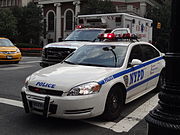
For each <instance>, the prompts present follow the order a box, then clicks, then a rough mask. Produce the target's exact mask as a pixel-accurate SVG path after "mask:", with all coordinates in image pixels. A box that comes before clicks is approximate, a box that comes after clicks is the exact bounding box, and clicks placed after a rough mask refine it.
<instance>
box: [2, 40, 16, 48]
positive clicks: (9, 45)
mask: <svg viewBox="0 0 180 135" xmlns="http://www.w3.org/2000/svg"><path fill="white" fill-rule="evenodd" d="M11 46H14V45H13V43H12V42H11V41H10V40H9V39H0V47H11Z"/></svg>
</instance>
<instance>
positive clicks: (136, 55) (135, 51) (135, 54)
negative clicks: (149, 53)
mask: <svg viewBox="0 0 180 135" xmlns="http://www.w3.org/2000/svg"><path fill="white" fill-rule="evenodd" d="M133 59H138V60H141V61H143V56H142V51H141V46H140V45H136V46H134V47H133V48H132V50H131V54H130V57H129V62H131V61H132V60H133Z"/></svg>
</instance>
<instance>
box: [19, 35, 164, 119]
mask: <svg viewBox="0 0 180 135" xmlns="http://www.w3.org/2000/svg"><path fill="white" fill-rule="evenodd" d="M112 36H113V34H112V35H109V37H112ZM164 68H165V61H164V59H163V54H162V53H161V52H160V51H158V50H157V49H156V48H155V47H154V46H153V45H151V44H150V43H147V42H131V41H122V42H98V43H97V42H96V43H90V44H87V45H84V46H82V47H80V48H79V49H77V50H76V51H75V52H73V53H72V54H71V55H70V56H69V57H68V58H66V59H65V60H64V61H63V62H62V63H59V64H56V65H53V66H50V67H47V68H44V69H41V70H39V71H37V72H35V73H33V74H32V75H30V76H29V77H27V79H26V81H25V85H24V87H23V88H22V92H21V94H22V100H23V104H24V109H25V112H26V113H29V112H31V113H36V114H40V115H44V116H45V117H48V116H53V117H60V118H66V119H84V118H90V117H95V116H98V115H102V116H103V118H105V119H106V120H114V119H116V118H118V116H119V115H120V112H121V111H122V107H123V106H124V104H126V103H128V102H131V101H133V100H134V99H137V98H138V97H140V96H142V95H144V94H145V93H147V92H149V91H151V90H154V89H155V88H156V89H158V88H160V86H161V85H162V84H163V82H164Z"/></svg>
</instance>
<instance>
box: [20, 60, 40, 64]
mask: <svg viewBox="0 0 180 135" xmlns="http://www.w3.org/2000/svg"><path fill="white" fill-rule="evenodd" d="M39 62H41V61H40V60H38V61H27V62H24V61H22V62H19V63H20V64H26V63H39Z"/></svg>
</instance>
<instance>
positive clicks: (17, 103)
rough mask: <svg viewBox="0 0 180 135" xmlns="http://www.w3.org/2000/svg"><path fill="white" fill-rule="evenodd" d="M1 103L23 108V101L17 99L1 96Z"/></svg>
mask: <svg viewBox="0 0 180 135" xmlns="http://www.w3.org/2000/svg"><path fill="white" fill-rule="evenodd" d="M0 103H3V104H8V105H12V106H16V107H21V108H23V104H22V102H21V101H17V100H12V99H7V98H0Z"/></svg>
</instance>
